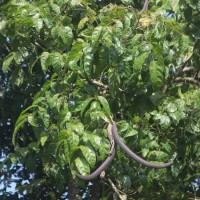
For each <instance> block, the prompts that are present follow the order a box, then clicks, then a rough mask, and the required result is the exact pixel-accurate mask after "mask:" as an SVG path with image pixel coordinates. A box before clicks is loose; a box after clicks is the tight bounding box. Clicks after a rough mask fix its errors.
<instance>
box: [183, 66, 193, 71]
mask: <svg viewBox="0 0 200 200" xmlns="http://www.w3.org/2000/svg"><path fill="white" fill-rule="evenodd" d="M193 70H194V67H185V68H183V72H190V71H193Z"/></svg>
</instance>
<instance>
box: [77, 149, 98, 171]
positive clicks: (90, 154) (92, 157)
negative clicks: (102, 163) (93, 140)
mask: <svg viewBox="0 0 200 200" xmlns="http://www.w3.org/2000/svg"><path fill="white" fill-rule="evenodd" d="M79 148H80V150H81V152H82V154H83V156H84V157H85V159H86V160H87V162H88V163H89V165H90V167H91V168H93V167H94V166H95V164H96V154H95V152H94V150H92V149H91V148H89V147H85V146H80V147H79Z"/></svg>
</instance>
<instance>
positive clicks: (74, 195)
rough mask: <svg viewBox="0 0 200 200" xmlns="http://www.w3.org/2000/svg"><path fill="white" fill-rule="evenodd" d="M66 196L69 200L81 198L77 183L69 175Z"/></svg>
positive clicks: (79, 199)
mask: <svg viewBox="0 0 200 200" xmlns="http://www.w3.org/2000/svg"><path fill="white" fill-rule="evenodd" d="M68 198H69V200H81V199H82V197H81V194H80V188H79V186H78V184H77V183H76V182H75V181H74V179H73V178H72V177H71V178H70V181H69V185H68Z"/></svg>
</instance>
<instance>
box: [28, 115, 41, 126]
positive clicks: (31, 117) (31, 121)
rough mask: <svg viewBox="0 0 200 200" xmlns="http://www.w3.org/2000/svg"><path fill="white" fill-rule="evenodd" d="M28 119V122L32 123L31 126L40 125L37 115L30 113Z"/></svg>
mask: <svg viewBox="0 0 200 200" xmlns="http://www.w3.org/2000/svg"><path fill="white" fill-rule="evenodd" d="M27 119H28V122H29V123H30V125H31V126H36V127H38V126H39V125H38V124H37V121H36V119H35V116H34V115H33V114H29V116H28V118H27Z"/></svg>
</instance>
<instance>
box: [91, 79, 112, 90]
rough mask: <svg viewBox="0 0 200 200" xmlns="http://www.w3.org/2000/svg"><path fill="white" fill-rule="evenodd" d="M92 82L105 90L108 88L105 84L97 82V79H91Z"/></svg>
mask: <svg viewBox="0 0 200 200" xmlns="http://www.w3.org/2000/svg"><path fill="white" fill-rule="evenodd" d="M92 83H93V84H95V85H97V86H98V87H102V88H103V89H105V90H107V89H108V86H107V85H104V84H103V83H101V82H99V81H96V80H92Z"/></svg>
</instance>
